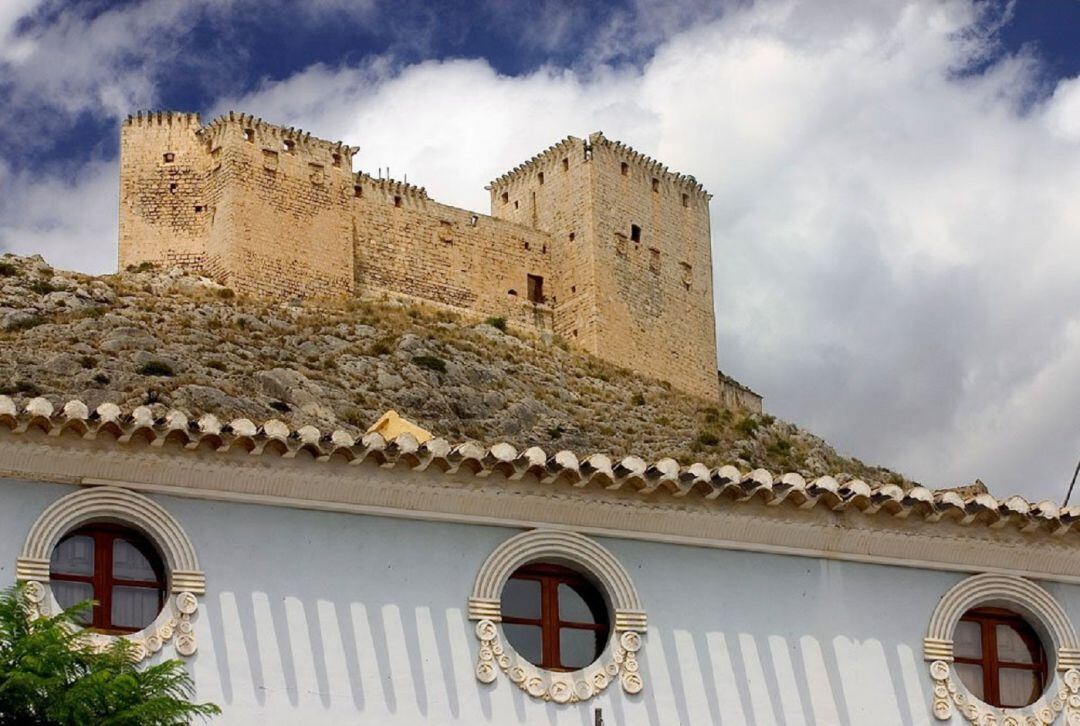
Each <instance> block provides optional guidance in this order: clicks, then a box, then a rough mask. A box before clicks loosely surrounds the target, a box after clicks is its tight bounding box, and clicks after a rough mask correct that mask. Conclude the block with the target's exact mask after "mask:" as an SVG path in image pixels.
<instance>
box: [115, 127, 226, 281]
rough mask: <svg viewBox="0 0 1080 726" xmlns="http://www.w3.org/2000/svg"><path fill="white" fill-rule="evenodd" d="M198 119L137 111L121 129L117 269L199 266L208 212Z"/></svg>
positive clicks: (205, 163)
mask: <svg viewBox="0 0 1080 726" xmlns="http://www.w3.org/2000/svg"><path fill="white" fill-rule="evenodd" d="M200 128H201V127H200V125H199V116H198V114H194V113H176V112H172V111H166V112H156V113H138V114H134V115H132V116H128V118H127V119H126V120H125V121H124V123H123V125H122V126H121V128H120V220H119V222H120V246H119V262H120V267H121V268H124V267H127V266H129V265H137V264H139V263H141V262H152V263H170V264H183V265H188V266H191V267H201V266H202V265H203V262H204V256H205V252H206V249H205V247H206V234H207V230H208V228H209V213H208V211H207V205H206V201H205V199H204V190H203V182H204V180H205V177H206V171H207V166H208V164H207V162H208V161H209V160H208V159H207V157H206V152H205V148H204V145H203V143H202V141H201V140H200V139H199V131H200Z"/></svg>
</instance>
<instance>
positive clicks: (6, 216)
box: [0, 161, 120, 274]
mask: <svg viewBox="0 0 1080 726" xmlns="http://www.w3.org/2000/svg"><path fill="white" fill-rule="evenodd" d="M119 173H120V168H119V164H117V163H116V162H115V161H109V162H105V161H96V162H93V163H90V164H87V165H85V166H84V167H82V168H81V169H79V170H78V172H77V173H76V174H75V175H74V176H72V177H70V178H65V177H61V176H59V175H51V174H50V175H46V176H44V177H43V178H39V177H38V175H37V174H36V173H34V172H28V171H25V172H18V173H12V172H11V171H10V170H7V169H5V167H4V166H3V164H2V163H0V189H3V190H5V193H4V194H3V195H0V252H14V253H16V254H20V255H36V254H40V255H42V256H43V257H45V259H46V260H47V261H48V262H50V263H51V264H53V265H56V266H59V267H63V268H68V269H71V268H74V269H79V270H82V271H84V272H92V273H98V274H103V273H108V272H115V271H116V239H117V210H118V209H119V206H120V202H119V183H118V174H119Z"/></svg>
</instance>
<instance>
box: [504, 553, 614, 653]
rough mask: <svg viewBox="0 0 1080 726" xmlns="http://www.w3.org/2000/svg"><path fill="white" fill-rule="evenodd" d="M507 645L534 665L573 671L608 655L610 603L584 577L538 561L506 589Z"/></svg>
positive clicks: (523, 569)
mask: <svg viewBox="0 0 1080 726" xmlns="http://www.w3.org/2000/svg"><path fill="white" fill-rule="evenodd" d="M501 610H502V627H503V632H504V633H505V635H506V639H507V641H509V643H510V645H511V646H513V648H514V650H516V651H517V652H518V654H519V655H520V656H521V657H522V658H524V659H525V660H527V661H529V662H530V663H532V664H533V665H536V666H539V667H541V668H545V669H547V670H551V671H574V670H578V669H579V668H584V667H585V666H587V665H589V664H591V663H592V662H593V661H595V660H596V659H597V658H599V657H600V654H601V653H603V652H604V648H605V646H606V645H607V641H608V636H609V635H610V634H611V625H610V618H609V617H608V607H607V603H606V602H605V601H604V597H603V595H601V594H600V591H599V590H597V588H596V587H595V586H594V585H593V584H592V583H591V582H589V581H588V580H587V579H586V578H585V577H583V576H582V575H581V574H579V573H577V572H575V571H574V570H571V569H569V568H566V567H562V566H561V565H553V564H547V563H536V564H530V565H526V566H524V567H521V568H519V569H518V570H516V571H515V572H514V573H513V574H512V575H510V578H509V579H508V580H507V581H506V586H505V587H504V588H503V591H502V601H501Z"/></svg>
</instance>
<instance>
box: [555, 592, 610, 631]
mask: <svg viewBox="0 0 1080 726" xmlns="http://www.w3.org/2000/svg"><path fill="white" fill-rule="evenodd" d="M590 600H592V601H593V602H594V604H595V605H596V607H598V608H599V607H601V603H597V602H596V600H599V598H598V597H597V596H596V593H595V592H594V591H593V589H592V588H591V587H589V586H587V585H577V584H575V585H570V584H567V583H565V582H561V583H559V620H563V621H570V622H574V623H595V622H600V621H601V620H606V618H603V616H602V614H601V613H594V612H593V611H592V609H591V608H590V607H589V601H590ZM598 618H599V619H598Z"/></svg>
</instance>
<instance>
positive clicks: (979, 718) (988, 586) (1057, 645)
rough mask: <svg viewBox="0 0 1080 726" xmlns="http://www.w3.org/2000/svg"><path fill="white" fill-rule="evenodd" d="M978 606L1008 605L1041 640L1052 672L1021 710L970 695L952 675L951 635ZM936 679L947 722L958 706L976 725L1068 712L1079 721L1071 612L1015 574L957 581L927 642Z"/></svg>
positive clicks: (1036, 720)
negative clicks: (990, 703) (1034, 696)
mask: <svg viewBox="0 0 1080 726" xmlns="http://www.w3.org/2000/svg"><path fill="white" fill-rule="evenodd" d="M980 606H990V607H993V606H997V607H1004V608H1007V609H1009V610H1012V611H1015V612H1017V613H1019V614H1021V615H1023V616H1024V618H1025V619H1027V620H1028V622H1029V624H1030V625H1031V626H1032V627H1033V628H1034V629H1035V630H1036V632H1038V634H1039V635H1040V638H1041V639H1042V640H1043V646H1044V648H1045V650H1046V655H1047V658H1048V659H1049V662H1050V664H1051V665H1053V666H1054V669H1053V671H1051V672H1050V673H1048V677H1047V684H1046V688H1045V690H1044V691H1043V695H1042V696H1041V697H1040V698H1039V699H1038V700H1036V701H1035V702H1034V703H1032V704H1031V705H1029V706H1025V707H1023V708H998V707H996V706H991V705H989V704H987V703H984V702H983V701H982V700H980V699H979V698H977V697H976V696H974V695H972V693H971V691H969V690H968V688H967V686H965V685H964V684H963V682H961V680H960V678H959V677H957V676H956V675H955V673H954V670H953V667H952V662H953V633H954V631H955V629H956V624H957V622H959V620H960V618H961V617H962V616H963V615H964V613H966V612H968V611H969V610H971V609H972V608H976V607H980ZM923 657H924V659H925V660H926V661H927V663H928V665H929V668H930V677H931V679H932V680H933V706H932V708H933V714H934V716H935V718H937V719H939V720H942V721H947V720H949V719H951V718H952V716H953V711H954V709H955V710H956V711H957V712H959V713H960V715H961V716H962V717H963V718H964V719H966V720H967V721H969V722H970V723H972V724H979V725H980V726H981V725H982V724H987V723H994V724H1002V725H1005V726H1021V725H1024V726H1027V725H1028V724H1050V723H1054V722H1055V721H1056V720H1057V719H1058V717H1059V716H1060V715H1061V714H1062V713H1063V712H1064V713H1065V717H1066V719H1067V721H1066V722H1067V723H1068V724H1070V725H1076V724H1080V670H1078V668H1080V643H1078V641H1077V638H1076V632H1075V631H1074V630H1073V626H1072V623H1071V622H1070V621H1069V617H1068V615H1066V614H1065V611H1064V610H1063V609H1062V608H1061V605H1059V604H1058V602H1057V601H1056V600H1054V598H1053V597H1051V596H1050V594H1049V593H1047V592H1046V590H1044V589H1042V588H1041V587H1039V586H1038V585H1036V584H1034V583H1033V582H1031V581H1030V580H1026V579H1024V578H1022V577H1014V576H1011V575H995V574H983V575H975V576H973V577H969V578H967V579H965V580H962V581H960V582H959V583H957V584H956V585H954V586H953V587H952V588H951V589H950V590H949V591H948V592H947V593H945V595H944V596H943V597H942V598H941V601H940V602H939V603H938V605H937V608H935V610H934V614H933V616H932V617H931V619H930V627H929V629H928V631H927V635H926V638H925V640H924V641H923Z"/></svg>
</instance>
